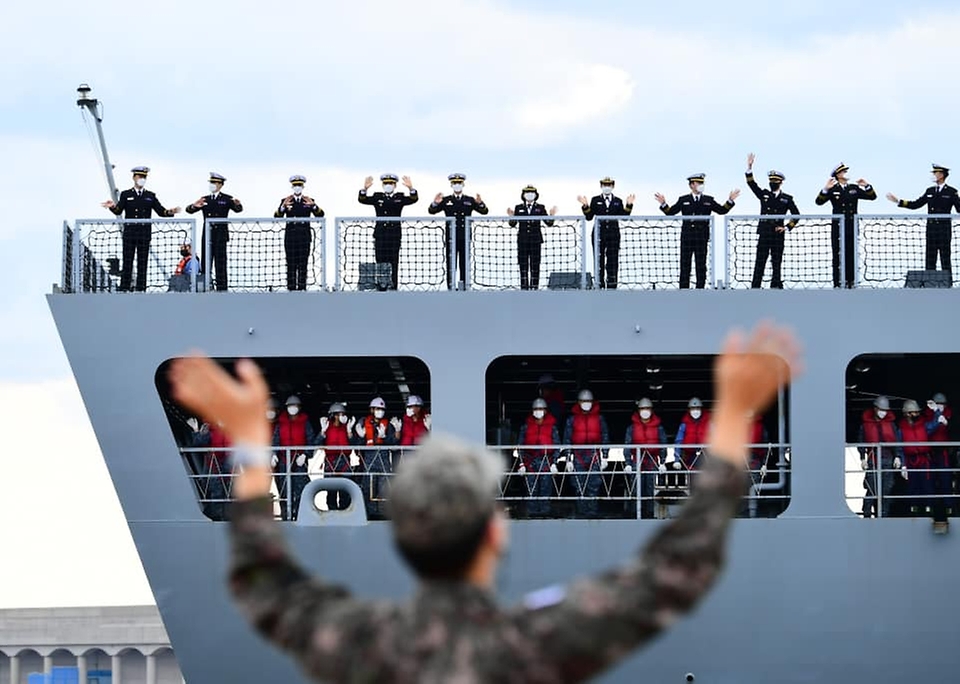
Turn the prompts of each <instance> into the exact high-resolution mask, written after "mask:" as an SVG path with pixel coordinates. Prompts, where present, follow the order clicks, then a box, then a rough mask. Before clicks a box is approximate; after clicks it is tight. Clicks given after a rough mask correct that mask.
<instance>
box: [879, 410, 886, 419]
mask: <svg viewBox="0 0 960 684" xmlns="http://www.w3.org/2000/svg"><path fill="white" fill-rule="evenodd" d="M886 415H887V412H886V411H884V410H883V409H877V418H879V419H880V420H883V417H884V416H886Z"/></svg>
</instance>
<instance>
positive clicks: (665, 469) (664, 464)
mask: <svg viewBox="0 0 960 684" xmlns="http://www.w3.org/2000/svg"><path fill="white" fill-rule="evenodd" d="M657 470H659V471H660V472H661V473H665V472H667V464H666V463H661V464H660V467H659V468H657Z"/></svg>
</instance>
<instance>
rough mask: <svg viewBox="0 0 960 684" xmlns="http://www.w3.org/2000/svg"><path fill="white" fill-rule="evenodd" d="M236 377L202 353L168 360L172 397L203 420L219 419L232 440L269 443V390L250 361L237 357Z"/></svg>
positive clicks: (215, 421) (258, 370)
mask: <svg viewBox="0 0 960 684" xmlns="http://www.w3.org/2000/svg"><path fill="white" fill-rule="evenodd" d="M236 372H237V378H238V379H237V380H234V379H233V378H232V377H230V375H229V374H228V373H227V372H226V371H225V370H223V368H221V367H220V366H219V365H218V364H216V363H214V362H213V361H211V360H210V359H209V358H207V357H205V356H196V355H195V356H188V357H184V358H181V359H176V360H175V361H174V362H173V363H172V364H170V372H169V377H170V387H171V392H172V395H173V399H174V401H176V402H177V403H178V404H180V405H181V406H183V407H184V408H185V409H187V410H188V411H190V412H191V413H194V414H196V415H198V416H200V418H202V419H203V420H204V421H205V422H207V423H211V424H217V423H220V424H221V425H222V428H221V429H222V430H223V431H224V433H226V435H227V436H228V437H229V438H230V439H231V440H232V441H233V442H246V443H248V444H254V445H263V446H266V445H269V444H270V440H271V430H270V423H269V422H268V421H267V418H266V415H267V408H268V402H269V399H270V391H269V389H268V388H267V383H266V382H265V381H264V379H263V375H262V374H261V372H260V369H259V368H257V366H256V364H255V363H254V362H253V361H250V360H248V359H241V360H240V361H238V362H237V365H236Z"/></svg>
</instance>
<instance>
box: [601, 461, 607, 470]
mask: <svg viewBox="0 0 960 684" xmlns="http://www.w3.org/2000/svg"><path fill="white" fill-rule="evenodd" d="M606 469H607V459H605V458H601V459H600V470H606Z"/></svg>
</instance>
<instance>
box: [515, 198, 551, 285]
mask: <svg viewBox="0 0 960 684" xmlns="http://www.w3.org/2000/svg"><path fill="white" fill-rule="evenodd" d="M528 192H532V193H534V195H535V197H534V199H533V201H531V202H528V201H526V200H525V199H524V197H523V196H524V194H526V193H528ZM539 198H540V193H539V192H537V189H536V188H535V187H533V186H532V185H528V186H527V187H525V188H524V189H523V190H521V191H520V199H521V200H523V201H522V202H521V203H520V204H518V205H517V206H515V207H514V208H513V215H514V216H549V213H548V212H547V208H546V207H545V206H544V205H542V204H538V203H537V200H538V199H539ZM541 223H545V224H546V225H547V226H552V225H553V223H554V222H553V220H552V219H544V220H543V221H539V220H532V221H517V220H516V219H510V221H509V224H510V227H511V228H513V227H515V226H518V225H519V228H518V229H517V259H518V261H519V262H520V289H521V290H537V289H539V288H540V257H541V251H542V248H543V232H542V230H541V225H540V224H541Z"/></svg>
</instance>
